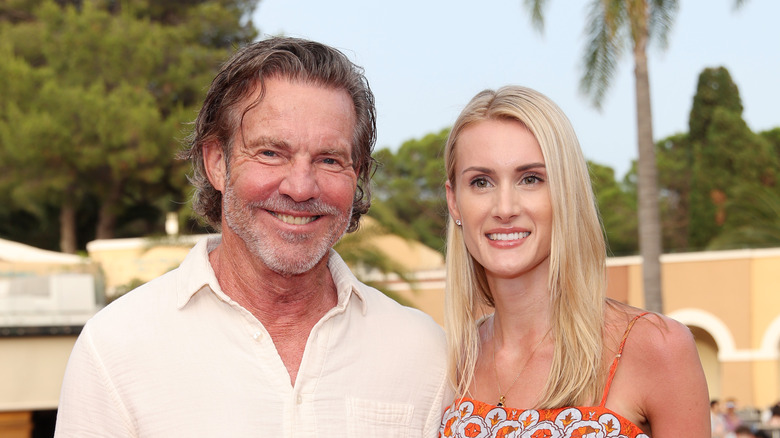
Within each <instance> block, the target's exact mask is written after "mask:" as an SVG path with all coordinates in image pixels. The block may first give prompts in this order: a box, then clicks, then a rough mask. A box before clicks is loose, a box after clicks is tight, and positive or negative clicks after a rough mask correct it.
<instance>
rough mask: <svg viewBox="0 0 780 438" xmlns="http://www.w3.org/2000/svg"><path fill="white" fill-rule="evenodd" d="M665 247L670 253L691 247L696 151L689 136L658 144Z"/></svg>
mask: <svg viewBox="0 0 780 438" xmlns="http://www.w3.org/2000/svg"><path fill="white" fill-rule="evenodd" d="M656 160H657V165H658V183H659V188H660V195H661V197H660V201H661V203H660V205H661V207H660V208H661V223H662V229H663V245H664V248H666V249H667V250H668V251H684V250H687V249H688V248H689V244H688V227H689V222H690V213H691V209H690V192H691V179H692V168H693V150H692V148H691V146H690V138H689V136H688V134H677V135H673V136H670V137H667V138H665V139H663V140H661V141H659V142H658V143H656Z"/></svg>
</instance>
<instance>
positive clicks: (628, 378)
mask: <svg viewBox="0 0 780 438" xmlns="http://www.w3.org/2000/svg"><path fill="white" fill-rule="evenodd" d="M445 160H446V167H447V169H446V170H447V183H446V191H447V204H448V207H449V212H450V221H449V225H448V244H447V286H446V294H447V300H446V314H445V325H446V328H447V332H448V339H449V347H450V352H449V355H450V357H449V359H450V375H451V378H452V381H453V384H454V386H455V388H456V394H457V397H456V400H455V402H453V404H452V406H451V407H450V409H448V411H447V412H446V413H445V416H444V418H443V420H442V426H441V429H440V436H459V437H465V436H468V437H477V436H478V437H482V436H485V437H488V436H514V437H521V438H537V437H559V436H560V437H564V436H565V437H569V436H583V437H584V436H587V437H591V436H592V437H613V436H614V437H629V438H630V437H647V436H652V437H654V438H659V437H661V438H666V437H669V438H672V437H674V438H678V437H683V436H684V437H686V438H699V437H701V438H708V437H709V436H710V430H709V429H710V426H709V405H708V402H709V400H708V395H707V385H706V381H705V378H704V373H703V371H702V368H701V364H700V362H699V357H698V354H697V351H696V347H695V344H694V342H693V338H692V336H691V333H690V331H689V330H688V329H687V328H686V327H685V326H684V325H682V324H680V323H678V322H676V321H674V320H672V319H669V318H666V317H664V316H662V315H656V314H648V313H647V312H643V311H641V310H639V309H635V308H633V307H629V306H627V305H624V304H621V303H618V302H616V301H613V300H609V299H606V298H605V289H606V280H605V271H606V269H605V259H606V250H605V243H604V238H603V234H602V229H601V225H600V222H599V217H598V212H597V211H596V207H595V201H594V197H593V193H592V189H591V186H590V178H589V175H588V171H587V166H586V164H585V160H584V159H583V156H582V152H581V150H580V147H579V144H578V142H577V138H576V136H575V135H574V131H573V129H572V127H571V124H570V123H569V121H568V119H567V118H566V116H565V115H564V114H563V113H562V112H561V110H560V109H559V108H558V107H557V106H556V105H555V104H554V103H553V102H552V101H550V100H549V99H548V98H546V97H545V96H543V95H541V94H540V93H538V92H536V91H533V90H530V89H527V88H522V87H515V86H510V87H504V88H501V89H499V90H497V91H491V90H487V91H483V92H481V93H479V94H478V95H477V96H476V97H474V99H472V101H471V102H470V103H469V104H468V105H467V106H466V108H465V109H464V110H463V112H462V113H461V114H460V116H459V117H458V119H457V121H456V122H455V125H454V126H453V128H452V132H451V133H450V136H449V139H448V141H447V145H446V149H445ZM484 304H486V305H487V306H490V307H493V308H494V309H495V312H494V313H493V314H491V315H488V316H486V317H483V318H481V319H479V320H478V317H479V316H480V309H482V308H484V306H483V305H484ZM629 334H630V336H629ZM618 365H619V366H618Z"/></svg>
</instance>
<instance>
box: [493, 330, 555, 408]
mask: <svg viewBox="0 0 780 438" xmlns="http://www.w3.org/2000/svg"><path fill="white" fill-rule="evenodd" d="M492 329H493V339H492V341H493V372H494V373H496V385H498V404H497V405H496V406H498V407H504V403H506V396H507V394H509V391H511V390H512V388H513V387H514V386H515V383H517V379H519V378H520V375H521V374H523V371H525V367H526V366H528V362H530V361H531V358H533V357H534V354H535V353H536V350H537V349H538V348H539V346H540V345H542V341H544V338H546V337H547V335H549V334H550V330H547V333H545V334H544V336H542V337H541V338H540V339H539V342H537V343H536V345H535V346H534V349H533V350H531V354H530V355H529V356H528V358H527V359H526V360H525V363H523V366H522V368H520V372H518V373H517V376H515V380H513V381H512V384H511V385H509V388H507V390H506V392H501V381H500V380H499V379H498V366H497V365H496V326H495V323H494V324H493V327H492Z"/></svg>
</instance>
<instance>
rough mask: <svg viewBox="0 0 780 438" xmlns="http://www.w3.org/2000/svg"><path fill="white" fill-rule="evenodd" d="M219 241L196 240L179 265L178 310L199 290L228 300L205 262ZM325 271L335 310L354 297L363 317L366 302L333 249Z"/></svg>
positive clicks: (214, 237) (210, 238) (217, 237)
mask: <svg viewBox="0 0 780 438" xmlns="http://www.w3.org/2000/svg"><path fill="white" fill-rule="evenodd" d="M221 241H222V236H221V235H210V236H206V237H204V238H202V239H200V240H199V241H198V243H197V244H195V246H194V247H193V248H192V250H191V251H190V252H189V254H187V257H185V259H184V261H183V262H182V263H181V266H180V268H179V269H180V271H181V273H180V275H179V288H178V291H177V299H176V306H177V308H178V309H182V308H183V307H184V306H186V305H187V303H188V302H189V301H190V299H192V297H193V296H194V295H195V294H196V293H198V292H199V291H201V290H202V289H203V288H209V289H211V290H212V291H213V292H214V293H215V294H217V295H218V296H219V297H220V298H222V299H225V300H229V298H228V297H227V296H226V295H225V293H224V292H222V289H221V288H220V287H219V282H218V281H217V275H216V274H215V273H214V269H213V268H212V267H211V263H210V262H209V253H210V252H211V251H212V250H214V248H216V247H217V246H219V244H220V243H221ZM328 269H330V275H331V277H332V278H333V283H334V284H335V285H336V295H337V299H338V302H337V304H336V308H337V309H339V310H343V309H345V308H346V307H347V304H348V303H349V301H350V298H351V297H352V295H353V294H354V295H355V297H356V298H357V300H358V301H360V303H361V311H362V313H363V315H365V314H366V300H365V297H364V296H363V292H362V291H361V289H360V285H361V283H360V281H359V280H358V279H357V278H356V277H355V275H354V274H353V273H352V271H351V270H350V269H349V267H348V266H347V264H346V263H345V262H344V260H343V259H342V258H341V256H339V255H338V253H337V252H336V251H334V250H333V249H331V250H330V252H329V254H328Z"/></svg>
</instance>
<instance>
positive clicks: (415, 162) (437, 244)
mask: <svg viewBox="0 0 780 438" xmlns="http://www.w3.org/2000/svg"><path fill="white" fill-rule="evenodd" d="M448 134H449V129H445V130H442V131H440V132H439V133H436V134H428V135H426V136H425V137H423V138H422V139H419V140H409V141H407V142H405V143H404V144H403V145H401V147H400V148H399V149H398V150H397V151H396V152H395V153H393V152H392V151H390V150H389V149H382V150H379V151H377V152H376V153H375V158H376V159H377V161H379V163H380V168H379V169H378V170H377V172H376V174H375V175H374V179H373V189H372V190H373V195H374V201H373V205H372V207H371V211H370V213H369V214H370V215H371V216H372V217H374V218H376V219H377V220H378V221H379V222H380V223H382V225H384V226H385V227H386V228H387V229H388V230H389V231H390V232H393V233H395V234H398V235H400V236H403V237H406V238H410V239H416V240H419V241H420V242H422V243H423V244H425V245H427V246H429V247H431V248H433V249H435V250H437V251H441V252H443V251H444V236H445V234H444V230H445V226H446V219H447V201H446V199H445V195H444V180H445V179H446V175H445V171H444V161H443V158H442V153H443V151H444V143H445V142H446V141H447V135H448Z"/></svg>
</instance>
